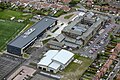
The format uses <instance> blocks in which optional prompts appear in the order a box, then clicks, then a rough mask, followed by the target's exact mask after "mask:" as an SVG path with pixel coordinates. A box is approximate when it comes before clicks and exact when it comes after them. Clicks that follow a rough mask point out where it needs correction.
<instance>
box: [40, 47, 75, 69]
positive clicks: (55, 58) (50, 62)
mask: <svg viewBox="0 0 120 80" xmlns="http://www.w3.org/2000/svg"><path fill="white" fill-rule="evenodd" d="M73 56H74V54H73V53H72V52H70V51H67V50H63V49H62V50H60V51H59V50H49V51H48V52H47V53H45V54H44V57H43V58H42V59H41V60H40V62H39V63H38V65H43V66H47V67H50V68H53V69H58V68H59V67H60V66H61V64H66V63H67V62H68V61H69V60H70V59H71V58H72V57H73Z"/></svg>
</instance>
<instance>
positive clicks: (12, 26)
mask: <svg viewBox="0 0 120 80" xmlns="http://www.w3.org/2000/svg"><path fill="white" fill-rule="evenodd" d="M24 26H25V24H24V23H17V22H12V21H8V20H5V22H4V21H0V51H1V50H2V49H4V47H5V46H6V44H7V43H8V42H9V41H10V40H11V39H13V38H14V37H15V36H16V35H17V34H18V33H19V32H20V31H21V30H22V29H23V28H24Z"/></svg>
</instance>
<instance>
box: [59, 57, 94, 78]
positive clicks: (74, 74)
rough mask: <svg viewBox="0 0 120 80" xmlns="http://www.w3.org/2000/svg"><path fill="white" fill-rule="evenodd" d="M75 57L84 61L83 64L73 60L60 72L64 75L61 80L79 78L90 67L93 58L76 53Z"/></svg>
mask: <svg viewBox="0 0 120 80" xmlns="http://www.w3.org/2000/svg"><path fill="white" fill-rule="evenodd" d="M75 59H78V60H80V61H82V63H81V64H79V63H75V62H71V63H70V64H69V65H68V66H67V67H66V68H65V70H64V71H63V72H61V73H60V74H61V75H63V78H62V79H61V80H68V79H69V80H79V78H80V77H81V76H82V74H83V73H84V72H85V71H86V70H87V69H88V67H89V66H90V65H91V63H92V62H93V60H91V59H89V58H85V57H81V56H78V55H75Z"/></svg>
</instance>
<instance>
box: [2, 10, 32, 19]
mask: <svg viewBox="0 0 120 80" xmlns="http://www.w3.org/2000/svg"><path fill="white" fill-rule="evenodd" d="M31 16H32V15H31V14H28V15H24V13H22V12H19V11H12V10H4V11H0V19H9V20H10V18H11V17H15V18H16V19H23V20H26V19H28V18H29V17H31Z"/></svg>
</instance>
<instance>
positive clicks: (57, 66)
mask: <svg viewBox="0 0 120 80" xmlns="http://www.w3.org/2000/svg"><path fill="white" fill-rule="evenodd" d="M60 66H61V65H60V63H57V62H52V63H51V64H50V65H49V67H50V68H52V69H58V68H59V67H60Z"/></svg>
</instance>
